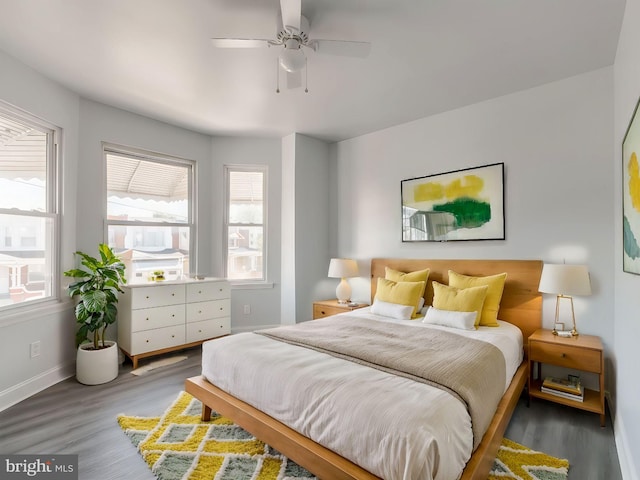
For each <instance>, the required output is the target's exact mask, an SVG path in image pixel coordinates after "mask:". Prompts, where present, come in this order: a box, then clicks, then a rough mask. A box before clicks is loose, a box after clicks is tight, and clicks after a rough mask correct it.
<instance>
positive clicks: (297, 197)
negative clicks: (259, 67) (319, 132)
mask: <svg viewBox="0 0 640 480" xmlns="http://www.w3.org/2000/svg"><path fill="white" fill-rule="evenodd" d="M329 167H330V147H329V144H327V143H326V142H324V141H322V140H318V139H315V138H311V137H308V136H306V135H301V134H299V133H294V134H291V135H288V136H287V137H285V138H283V139H282V232H283V236H282V252H283V253H282V323H284V324H292V323H296V322H301V321H305V320H310V319H311V318H312V314H313V307H312V304H313V301H314V300H320V299H326V298H333V297H334V293H332V291H331V289H327V288H326V287H327V285H328V283H327V280H328V279H327V272H328V268H329V258H330V257H329V238H330V230H329V205H330V202H329V191H330V188H329V178H330V176H329V172H330V168H329ZM334 289H335V287H334Z"/></svg>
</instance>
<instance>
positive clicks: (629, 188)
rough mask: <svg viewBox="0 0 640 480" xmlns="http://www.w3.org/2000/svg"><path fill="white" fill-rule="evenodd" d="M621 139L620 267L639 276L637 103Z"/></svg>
mask: <svg viewBox="0 0 640 480" xmlns="http://www.w3.org/2000/svg"><path fill="white" fill-rule="evenodd" d="M639 104H640V100H638V103H637V104H636V108H635V110H634V111H633V115H632V116H631V122H629V127H628V128H627V132H626V133H625V135H624V140H622V244H623V248H622V251H623V254H622V255H623V259H622V269H623V270H624V271H625V272H629V273H635V274H636V275H640V246H639V242H640V169H639V166H638V155H639V154H640V119H639V118H638V105H639Z"/></svg>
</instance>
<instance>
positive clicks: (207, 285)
mask: <svg viewBox="0 0 640 480" xmlns="http://www.w3.org/2000/svg"><path fill="white" fill-rule="evenodd" d="M230 297H231V289H230V287H229V284H228V283H227V282H202V283H189V284H187V302H189V303H191V302H204V301H207V300H220V299H222V298H230Z"/></svg>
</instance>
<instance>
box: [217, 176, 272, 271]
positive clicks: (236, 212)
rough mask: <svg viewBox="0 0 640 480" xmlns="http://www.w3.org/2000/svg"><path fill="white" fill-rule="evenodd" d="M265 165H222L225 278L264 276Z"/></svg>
mask: <svg viewBox="0 0 640 480" xmlns="http://www.w3.org/2000/svg"><path fill="white" fill-rule="evenodd" d="M266 184H267V168H266V167H262V166H228V165H227V166H225V193H226V195H225V201H226V205H225V215H224V222H225V225H224V227H225V228H224V232H225V240H226V243H227V254H226V259H225V260H226V261H225V276H226V277H227V278H228V279H229V280H232V281H233V280H236V281H248V282H251V281H258V282H262V281H265V280H266V272H265V268H264V266H265V251H266V249H265V238H264V232H265V231H266V226H267V225H266V199H265V197H266Z"/></svg>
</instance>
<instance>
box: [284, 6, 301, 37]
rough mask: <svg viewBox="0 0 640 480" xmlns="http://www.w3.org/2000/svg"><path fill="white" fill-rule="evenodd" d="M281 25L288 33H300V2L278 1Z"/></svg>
mask: <svg viewBox="0 0 640 480" xmlns="http://www.w3.org/2000/svg"><path fill="white" fill-rule="evenodd" d="M280 10H281V12H282V25H283V26H284V28H285V30H287V31H288V32H289V33H298V32H300V16H301V15H302V0H280Z"/></svg>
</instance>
